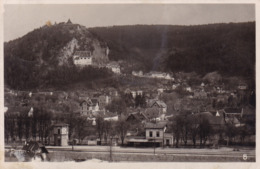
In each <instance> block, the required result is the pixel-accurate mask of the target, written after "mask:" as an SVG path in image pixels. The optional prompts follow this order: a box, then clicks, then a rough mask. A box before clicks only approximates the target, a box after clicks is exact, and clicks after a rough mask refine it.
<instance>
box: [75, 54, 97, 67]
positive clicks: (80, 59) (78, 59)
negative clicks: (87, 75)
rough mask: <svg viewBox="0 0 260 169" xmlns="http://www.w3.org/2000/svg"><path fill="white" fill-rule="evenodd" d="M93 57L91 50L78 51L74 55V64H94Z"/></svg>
mask: <svg viewBox="0 0 260 169" xmlns="http://www.w3.org/2000/svg"><path fill="white" fill-rule="evenodd" d="M92 58H93V56H92V52H91V51H76V52H75V53H74V55H73V61H74V64H75V65H79V66H87V65H92Z"/></svg>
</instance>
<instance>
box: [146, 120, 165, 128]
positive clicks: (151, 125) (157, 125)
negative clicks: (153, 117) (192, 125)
mask: <svg viewBox="0 0 260 169" xmlns="http://www.w3.org/2000/svg"><path fill="white" fill-rule="evenodd" d="M166 126H167V122H166V121H160V122H157V123H150V122H148V123H146V124H145V128H146V129H163V128H164V127H166Z"/></svg>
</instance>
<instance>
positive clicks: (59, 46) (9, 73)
mask: <svg viewBox="0 0 260 169" xmlns="http://www.w3.org/2000/svg"><path fill="white" fill-rule="evenodd" d="M106 49H107V46H106V43H105V42H104V41H103V40H102V39H100V38H98V37H96V36H95V35H93V34H92V33H91V32H89V31H88V30H87V28H86V27H84V26H82V25H79V24H73V23H72V22H71V21H70V20H69V21H68V22H66V23H65V22H62V23H58V24H53V25H52V24H51V23H48V24H46V25H44V26H42V27H40V28H37V29H35V30H33V31H31V32H29V33H28V34H26V35H24V36H23V37H21V38H18V39H15V40H12V41H10V42H7V43H5V44H4V78H5V79H4V80H5V85H6V86H8V87H10V88H13V89H36V88H39V87H47V86H50V87H58V86H67V85H69V84H71V83H77V82H84V81H93V80H95V79H96V78H101V79H102V78H104V77H106V76H108V75H107V72H106V70H95V69H94V68H86V69H78V68H76V67H75V66H74V64H73V58H72V57H73V54H74V53H75V51H86V50H87V51H91V52H92V54H93V63H96V64H102V63H107V62H108V57H107V54H106Z"/></svg>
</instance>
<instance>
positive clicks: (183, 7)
mask: <svg viewBox="0 0 260 169" xmlns="http://www.w3.org/2000/svg"><path fill="white" fill-rule="evenodd" d="M68 19H70V20H71V21H72V22H73V23H77V24H81V25H84V26H86V27H96V26H113V25H136V24H148V25H156V24H167V25H201V24H211V23H229V22H248V21H255V6H254V5H253V4H142V5H140V4H139V5H137V4H79V5H71V4H70V5H69V4H57V5H55V4H45V5H43V4H42V5H39V4H34V5H33V4H20V5H17V4H15V5H11V4H8V5H5V6H4V41H5V42H7V41H9V40H13V39H16V38H19V37H22V36H24V35H25V34H27V33H28V32H30V31H32V30H34V29H36V28H39V27H41V26H43V25H44V24H46V22H47V21H51V22H52V23H55V22H57V23H59V22H66V21H67V20H68Z"/></svg>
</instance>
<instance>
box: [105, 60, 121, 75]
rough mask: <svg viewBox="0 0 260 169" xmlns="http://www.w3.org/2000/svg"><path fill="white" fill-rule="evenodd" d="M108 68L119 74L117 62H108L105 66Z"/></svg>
mask: <svg viewBox="0 0 260 169" xmlns="http://www.w3.org/2000/svg"><path fill="white" fill-rule="evenodd" d="M106 67H107V68H108V69H111V70H112V72H114V73H117V74H120V73H121V71H120V66H119V64H118V63H117V62H110V63H108V64H107V66H106Z"/></svg>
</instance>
